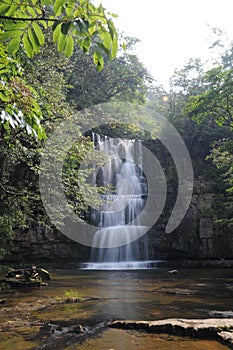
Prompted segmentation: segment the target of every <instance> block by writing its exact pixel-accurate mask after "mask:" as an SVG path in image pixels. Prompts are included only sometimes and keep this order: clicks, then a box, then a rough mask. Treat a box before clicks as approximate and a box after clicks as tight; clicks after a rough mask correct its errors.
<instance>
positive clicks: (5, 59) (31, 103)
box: [0, 32, 45, 139]
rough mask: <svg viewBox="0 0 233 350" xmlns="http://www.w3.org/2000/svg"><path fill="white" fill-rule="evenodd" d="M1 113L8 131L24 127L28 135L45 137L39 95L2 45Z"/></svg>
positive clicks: (0, 62) (0, 76) (0, 77)
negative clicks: (38, 100)
mask: <svg viewBox="0 0 233 350" xmlns="http://www.w3.org/2000/svg"><path fill="white" fill-rule="evenodd" d="M0 34H1V32H0ZM0 113H1V114H0V119H1V121H2V123H3V125H4V126H5V129H6V130H7V129H8V128H9V127H11V128H13V129H15V128H17V127H23V128H26V130H27V132H28V134H34V135H36V136H38V138H39V139H41V138H43V137H45V133H44V129H43V127H42V126H41V124H40V121H41V119H42V113H41V110H40V107H39V104H38V102H37V93H36V91H35V90H34V89H33V88H32V87H31V86H29V85H28V84H27V82H26V80H25V77H24V76H23V71H22V67H21V66H20V64H19V62H18V61H17V60H15V59H14V58H10V57H9V56H8V55H7V52H6V48H5V46H4V45H3V44H1V43H0Z"/></svg>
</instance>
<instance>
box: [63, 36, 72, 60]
mask: <svg viewBox="0 0 233 350" xmlns="http://www.w3.org/2000/svg"><path fill="white" fill-rule="evenodd" d="M73 51H74V39H73V37H72V36H71V35H69V36H68V37H67V40H66V46H65V50H64V54H65V56H66V57H70V56H71V55H72V53H73Z"/></svg>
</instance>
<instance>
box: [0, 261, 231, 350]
mask: <svg viewBox="0 0 233 350" xmlns="http://www.w3.org/2000/svg"><path fill="white" fill-rule="evenodd" d="M174 267H175V266H174ZM168 270H169V269H168V268H157V269H156V268H155V269H150V270H132V271H130V270H128V271H111V270H109V271H104V270H103V271H97V270H95V271H90V270H80V269H67V270H53V271H51V275H52V281H50V283H49V286H48V287H41V288H38V289H27V290H18V291H13V290H9V291H1V292H0V298H1V299H3V298H6V303H5V304H4V305H0V323H1V336H0V349H4V350H10V349H14V350H27V349H57V350H59V349H67V350H68V349H69V350H70V349H80V350H92V349H93V350H94V349H103V350H105V349H106V350H113V349H114V350H124V349H127V350H133V349H138V350H142V349H143V350H152V349H156V348H158V349H160V350H168V349H172V350H176V349H193V350H203V349H208V350H221V349H227V347H226V346H225V345H222V344H220V343H218V342H217V341H215V340H197V339H189V338H184V337H176V336H171V335H165V334H159V335H157V334H147V333H143V332H136V331H125V330H119V329H111V328H108V327H106V322H107V321H111V320H114V319H134V320H158V319H165V318H173V317H176V318H177V317H181V318H208V317H227V316H230V317H232V314H233V297H232V293H233V276H232V271H231V269H220V268H218V269H215V268H202V269H191V268H186V269H179V271H178V274H176V275H169V274H168ZM68 290H73V291H74V290H75V291H78V294H79V296H80V299H81V300H80V302H77V303H53V302H48V301H49V300H57V299H59V298H61V297H62V296H63V295H64V294H65V293H66V292H67V291H68ZM37 306H39V307H37ZM224 312H225V313H224ZM77 325H81V326H80V327H82V328H84V329H88V330H89V331H88V336H85V337H81V338H80V337H78V336H77V335H78V334H79V331H77V330H75V331H74V332H73V333H72V332H71V331H70V330H69V327H74V326H75V327H77ZM67 330H69V331H67ZM64 333H66V334H65V336H63V334H64Z"/></svg>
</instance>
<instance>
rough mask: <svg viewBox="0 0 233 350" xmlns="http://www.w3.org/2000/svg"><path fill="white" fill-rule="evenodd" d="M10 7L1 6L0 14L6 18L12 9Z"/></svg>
mask: <svg viewBox="0 0 233 350" xmlns="http://www.w3.org/2000/svg"><path fill="white" fill-rule="evenodd" d="M10 7H11V6H10V5H9V4H2V5H0V13H1V15H2V16H4V15H5V14H6V13H7V12H8V11H9V9H10Z"/></svg>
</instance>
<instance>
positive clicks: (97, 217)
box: [87, 134, 150, 269]
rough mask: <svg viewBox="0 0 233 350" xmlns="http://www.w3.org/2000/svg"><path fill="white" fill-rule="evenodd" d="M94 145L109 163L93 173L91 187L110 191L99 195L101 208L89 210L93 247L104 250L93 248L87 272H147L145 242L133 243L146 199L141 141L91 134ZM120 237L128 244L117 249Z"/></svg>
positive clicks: (135, 241) (144, 240) (144, 238)
mask: <svg viewBox="0 0 233 350" xmlns="http://www.w3.org/2000/svg"><path fill="white" fill-rule="evenodd" d="M93 141H94V145H95V149H97V150H99V151H101V152H103V153H104V154H106V155H107V156H108V161H107V162H106V163H105V164H104V165H103V166H101V167H100V168H99V169H98V170H97V171H96V172H94V174H93V179H92V181H93V184H96V185H97V186H110V188H109V187H108V188H109V190H108V191H107V193H105V194H103V195H101V199H102V202H103V205H102V207H101V208H100V209H98V210H97V209H93V208H92V209H91V213H90V217H91V223H92V224H93V225H95V226H96V227H97V230H96V233H95V235H94V240H93V246H94V247H96V246H98V247H99V246H100V247H104V248H92V253H91V263H89V264H88V266H87V268H90V269H121V268H122V269H124V268H126V269H128V268H130V269H133V268H135V269H136V268H148V264H149V263H150V262H149V261H148V244H147V239H146V237H145V236H144V237H143V238H141V239H137V240H135V239H134V237H135V233H137V230H138V229H139V228H140V225H141V223H140V220H138V219H137V218H138V215H139V214H140V213H141V211H142V210H143V208H144V205H145V199H146V196H147V181H146V178H145V175H144V173H143V159H142V158H143V157H142V144H141V141H139V140H126V139H121V140H119V139H114V138H110V137H108V136H100V135H97V134H93ZM114 190H115V191H114ZM105 203H107V206H106V205H105ZM135 219H137V220H135ZM135 222H136V224H135ZM119 235H122V237H124V238H125V237H127V242H130V243H128V244H124V245H122V246H116V245H115V240H116V237H117V238H118V239H119ZM106 247H111V248H106Z"/></svg>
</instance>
